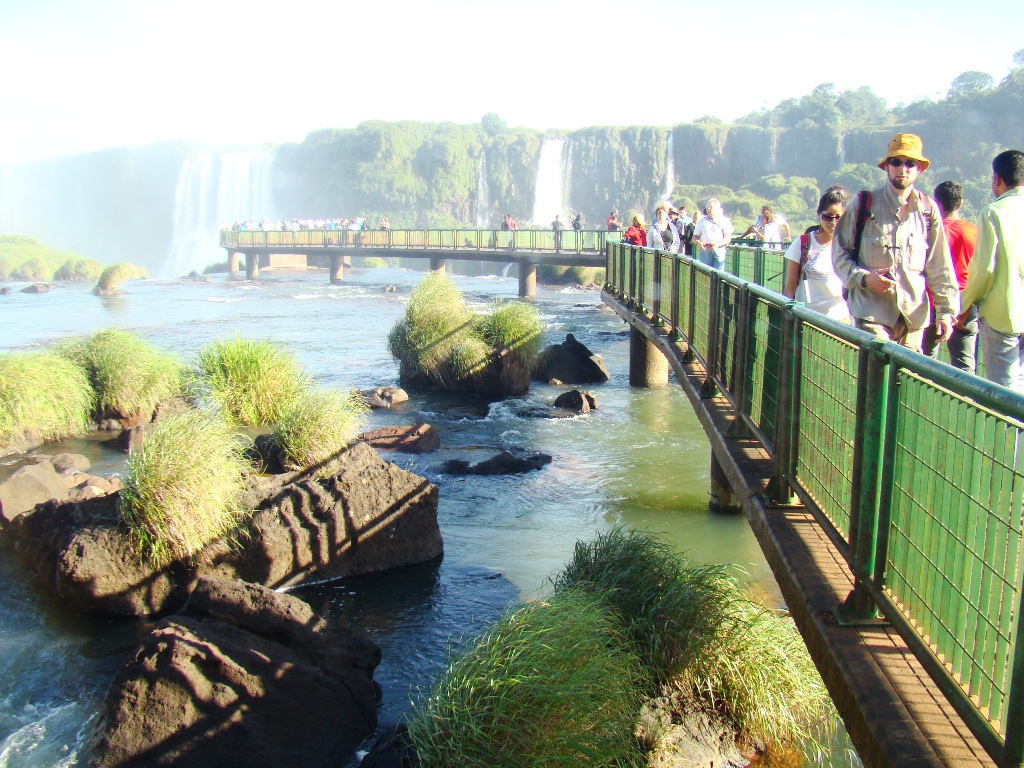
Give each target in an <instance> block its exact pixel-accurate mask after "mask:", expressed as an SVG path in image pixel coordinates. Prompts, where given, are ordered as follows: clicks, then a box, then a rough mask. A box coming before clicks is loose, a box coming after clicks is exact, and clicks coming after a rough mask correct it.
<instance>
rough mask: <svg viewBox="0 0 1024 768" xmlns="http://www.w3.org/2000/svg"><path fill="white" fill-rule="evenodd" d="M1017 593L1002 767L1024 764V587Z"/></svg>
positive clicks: (1015, 767)
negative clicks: (1015, 624)
mask: <svg viewBox="0 0 1024 768" xmlns="http://www.w3.org/2000/svg"><path fill="white" fill-rule="evenodd" d="M1018 587H1020V585H1018ZM1017 594H1018V595H1019V596H1020V597H1018V600H1017V627H1016V630H1017V631H1016V634H1015V635H1014V637H1015V638H1016V639H1015V642H1014V646H1013V666H1012V667H1011V668H1010V685H1009V686H1008V687H1007V691H1006V702H1007V703H1006V738H1005V740H1004V742H1003V759H1002V760H1000V761H999V765H1000V766H1001V768H1010V766H1013V767H1014V768H1017V766H1020V765H1024V589H1018V591H1017Z"/></svg>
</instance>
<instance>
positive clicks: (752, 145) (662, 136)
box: [275, 49, 1024, 229]
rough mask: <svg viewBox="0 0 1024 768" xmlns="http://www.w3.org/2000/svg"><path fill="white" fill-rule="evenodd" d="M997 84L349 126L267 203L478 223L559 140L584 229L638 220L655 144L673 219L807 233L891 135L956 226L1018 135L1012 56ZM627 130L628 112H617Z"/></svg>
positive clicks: (314, 143)
mask: <svg viewBox="0 0 1024 768" xmlns="http://www.w3.org/2000/svg"><path fill="white" fill-rule="evenodd" d="M1013 64H1014V68H1013V69H1012V71H1011V72H1010V74H1009V75H1007V76H1006V77H1005V78H1004V79H1003V80H1002V81H1001V82H999V83H996V82H995V79H994V78H993V77H992V76H991V75H988V74H985V73H983V72H975V71H967V72H964V73H962V74H960V75H959V76H957V77H956V78H955V79H954V80H953V82H952V83H951V84H950V88H949V91H948V93H947V95H946V97H945V98H943V99H940V100H922V101H916V102H913V103H911V104H908V105H898V106H896V107H893V108H888V107H887V106H886V104H885V101H884V100H883V99H881V98H880V97H878V96H877V95H875V94H874V93H873V92H872V91H871V89H870V88H869V87H863V88H860V89H858V90H846V91H836V89H835V87H834V86H833V85H832V84H830V83H825V84H822V85H819V86H818V87H816V88H815V89H813V91H812V92H811V93H809V94H807V95H805V96H802V97H799V98H796V97H794V98H791V99H787V100H785V101H783V102H781V103H780V104H778V105H777V106H776V107H774V108H773V109H764V110H760V111H757V112H754V113H751V114H749V115H746V116H744V117H742V118H740V119H739V120H736V121H734V122H733V123H725V122H723V121H721V120H718V119H717V118H715V117H712V116H705V117H703V118H701V119H699V120H697V121H695V122H693V123H683V124H678V125H675V126H673V127H662V126H625V127H614V126H599V127H588V128H582V129H579V130H573V131H560V130H556V129H552V130H549V131H547V132H539V131H534V130H530V129H525V128H510V127H508V126H506V125H505V124H504V122H503V121H502V120H501V119H500V117H498V116H497V115H495V114H488V115H486V116H484V118H483V119H482V120H481V122H480V123H479V124H473V125H457V124H454V123H439V124H429V123H419V122H411V121H405V122H395V123H386V122H380V121H373V122H365V123H362V124H360V125H359V126H357V127H356V128H352V129H324V130H320V131H317V132H315V133H313V134H310V135H309V136H308V137H307V138H306V139H305V140H304V141H303V142H302V143H300V144H287V145H284V146H282V147H280V148H279V150H278V152H277V158H276V167H275V178H276V186H277V188H276V189H275V198H276V199H277V200H287V201H288V205H287V207H288V209H289V212H288V215H289V216H331V215H339V214H341V215H354V214H360V215H365V216H367V217H368V218H369V219H370V220H371V221H374V220H375V219H376V217H378V216H380V215H387V216H388V217H389V218H390V220H391V224H392V226H393V227H413V226H415V227H457V226H462V227H465V226H473V225H475V224H476V222H477V221H478V220H483V221H489V222H490V223H491V225H492V226H494V225H496V223H497V222H498V221H499V217H500V215H501V214H503V213H505V212H511V213H512V214H513V215H515V216H516V217H517V218H518V219H519V220H520V222H524V221H529V219H530V217H531V214H532V212H533V201H534V196H535V188H534V186H535V184H536V178H537V168H538V164H539V158H540V148H541V145H542V144H543V140H544V139H546V138H564V139H567V140H569V141H570V142H571V164H570V168H569V171H568V172H569V178H568V179H567V185H568V189H567V196H566V207H567V209H568V210H567V212H572V213H575V212H577V211H582V212H583V214H584V216H585V219H586V221H588V222H590V223H591V225H594V224H597V223H598V222H602V221H603V220H604V217H605V216H606V215H607V213H608V211H610V210H617V211H619V212H620V216H625V215H627V214H628V213H629V212H631V211H638V212H642V213H644V214H645V215H649V214H650V211H651V209H652V208H653V206H654V204H655V203H657V202H658V201H659V200H661V199H663V198H664V196H665V192H666V191H667V186H668V184H669V181H670V177H669V174H670V169H669V168H668V162H667V161H668V157H669V154H668V143H669V140H670V137H671V141H672V145H673V146H672V149H673V151H672V156H673V157H674V165H675V168H674V171H675V181H676V182H677V183H676V185H675V186H674V187H673V189H672V192H671V198H672V199H673V200H675V201H677V202H679V201H685V202H687V203H688V205H689V206H691V209H692V206H694V205H695V204H696V203H701V204H703V201H705V200H706V199H707V197H709V196H711V195H714V196H717V197H719V198H721V199H722V200H723V203H724V205H725V207H726V210H727V212H728V213H729V214H730V215H731V216H733V218H734V219H735V220H736V223H737V225H738V226H739V225H741V224H742V225H744V226H745V223H746V222H748V221H749V220H750V219H752V218H753V217H754V216H755V215H756V213H757V211H758V209H759V207H760V206H761V205H762V204H764V203H769V204H772V205H774V206H775V207H776V208H777V209H779V210H781V211H782V212H784V213H785V214H786V215H787V217H788V218H789V220H790V221H791V222H792V223H793V224H794V225H795V226H794V229H796V226H800V225H803V224H805V223H810V221H811V213H812V211H813V207H814V205H815V204H816V202H817V197H818V195H819V194H820V190H822V189H824V188H825V187H827V186H829V185H831V184H842V185H843V186H845V187H846V188H847V189H849V190H851V191H854V190H857V189H862V188H866V187H873V186H877V185H880V184H881V183H882V181H883V180H884V176H883V174H882V172H881V171H880V170H878V169H877V168H876V167H875V165H876V163H877V162H878V160H879V159H880V157H881V155H882V153H883V151H884V149H885V146H886V143H887V141H888V139H889V138H890V137H891V135H892V134H893V133H895V132H898V131H908V132H913V133H918V134H919V135H921V136H922V138H923V139H924V146H925V154H926V155H927V156H928V157H929V158H930V159H931V160H932V165H931V168H930V169H929V170H928V172H927V173H926V174H925V175H924V176H923V177H922V180H921V182H919V185H920V186H921V187H922V188H924V189H926V190H928V191H930V190H931V188H932V187H934V186H935V185H936V184H938V183H939V182H940V181H943V180H945V179H953V180H956V181H959V182H960V183H962V184H963V185H964V187H965V200H966V203H965V214H966V215H967V216H973V215H974V214H975V213H976V212H977V210H978V208H980V206H981V205H983V204H984V203H985V202H986V201H987V200H988V199H989V197H990V195H991V192H990V190H989V181H990V178H991V170H990V165H989V163H990V161H991V159H992V157H993V156H994V155H995V154H997V153H998V152H999V151H1001V150H1003V149H1006V148H1009V147H1010V144H1009V142H1011V141H1014V140H1017V138H1018V137H1019V136H1020V125H1021V124H1022V122H1024V49H1022V50H1021V51H1018V52H1017V53H1016V54H1015V55H1014V62H1013ZM623 116H624V117H628V115H625V114H624V115H623ZM481 153H484V154H485V163H484V166H483V167H484V169H485V174H486V176H485V178H486V186H487V189H488V191H489V195H488V205H487V207H488V209H487V210H485V211H478V210H477V207H478V200H479V197H478V173H479V171H480V169H481V161H480V158H481Z"/></svg>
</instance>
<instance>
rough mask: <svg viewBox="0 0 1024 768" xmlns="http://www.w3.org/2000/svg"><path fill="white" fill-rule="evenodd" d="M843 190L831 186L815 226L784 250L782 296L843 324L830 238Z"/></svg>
mask: <svg viewBox="0 0 1024 768" xmlns="http://www.w3.org/2000/svg"><path fill="white" fill-rule="evenodd" d="M848 199H849V198H848V195H847V194H846V190H844V189H843V188H842V187H831V188H829V189H828V190H827V191H826V192H825V194H823V195H822V196H821V198H820V199H819V200H818V226H817V227H814V228H813V229H812V230H811V231H810V232H806V233H804V234H802V235H800V237H798V238H797V239H796V240H794V241H793V242H792V243H790V244H789V248H788V249H787V251H786V281H785V285H784V287H783V289H782V295H783V296H786V297H787V298H790V299H795V300H796V301H800V302H803V303H804V304H805V305H806V306H807V308H808V309H813V310H814V311H815V312H821V314H823V315H828V316H829V317H831V318H832V319H833V320H838V321H839V322H842V323H849V322H850V310H849V308H848V307H847V306H846V299H844V298H843V283H842V281H840V279H839V278H838V277H837V276H836V273H835V270H834V269H833V268H832V239H833V236H834V234H835V231H836V224H838V222H839V219H840V218H841V217H842V215H843V211H844V210H845V209H846V203H847V202H848Z"/></svg>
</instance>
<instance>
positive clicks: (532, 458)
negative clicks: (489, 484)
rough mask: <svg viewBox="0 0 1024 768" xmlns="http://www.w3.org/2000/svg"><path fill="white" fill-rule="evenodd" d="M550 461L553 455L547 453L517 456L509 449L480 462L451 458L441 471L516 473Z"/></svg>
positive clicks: (527, 470) (454, 472) (538, 467)
mask: <svg viewBox="0 0 1024 768" xmlns="http://www.w3.org/2000/svg"><path fill="white" fill-rule="evenodd" d="M550 463H551V456H549V455H548V454H546V453H534V454H531V455H529V456H516V455H515V454H513V453H510V452H509V451H502V452H501V453H498V454H496V455H494V456H492V457H491V458H489V459H485V460H484V461H481V462H480V463H479V464H470V463H469V462H468V461H463V460H462V459H451V460H450V461H446V462H445V463H444V465H443V467H442V470H441V471H442V472H444V473H445V474H448V475H515V474H519V473H520V472H530V471H531V470H534V469H541V468H543V467H544V466H546V465H548V464H550Z"/></svg>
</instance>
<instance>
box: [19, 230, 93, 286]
mask: <svg viewBox="0 0 1024 768" xmlns="http://www.w3.org/2000/svg"><path fill="white" fill-rule="evenodd" d="M99 274H100V263H99V262H98V261H96V260H95V259H86V258H82V257H81V256H77V255H75V254H73V253H62V252H58V251H54V250H51V249H50V248H47V247H46V246H45V245H43V244H42V243H40V242H39V241H38V240H35V239H34V238H31V237H24V236H22V235H0V281H5V280H29V281H31V282H37V283H45V282H49V281H51V280H69V281H70V280H84V281H88V280H95V279H96V278H97V277H98V276H99Z"/></svg>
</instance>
